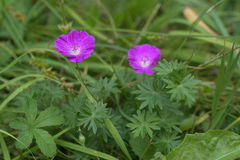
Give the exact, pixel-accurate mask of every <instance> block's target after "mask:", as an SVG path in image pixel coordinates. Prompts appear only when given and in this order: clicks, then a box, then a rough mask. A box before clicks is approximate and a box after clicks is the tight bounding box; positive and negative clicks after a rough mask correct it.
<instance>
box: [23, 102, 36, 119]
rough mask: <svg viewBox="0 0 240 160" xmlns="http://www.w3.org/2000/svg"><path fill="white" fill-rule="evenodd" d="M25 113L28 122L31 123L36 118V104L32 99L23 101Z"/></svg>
mask: <svg viewBox="0 0 240 160" xmlns="http://www.w3.org/2000/svg"><path fill="white" fill-rule="evenodd" d="M25 103H26V104H25V105H24V107H25V112H26V117H27V120H28V122H30V123H32V122H33V121H34V120H35V118H36V116H37V102H36V100H34V99H32V98H27V99H26V100H25Z"/></svg>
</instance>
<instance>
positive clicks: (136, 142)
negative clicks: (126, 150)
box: [129, 136, 156, 160]
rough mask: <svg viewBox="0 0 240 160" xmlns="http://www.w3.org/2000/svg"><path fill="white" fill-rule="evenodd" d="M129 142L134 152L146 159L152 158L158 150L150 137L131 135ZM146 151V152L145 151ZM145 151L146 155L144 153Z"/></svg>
mask: <svg viewBox="0 0 240 160" xmlns="http://www.w3.org/2000/svg"><path fill="white" fill-rule="evenodd" d="M129 144H130V146H131V148H132V150H133V152H134V153H135V154H136V155H138V157H142V158H143V159H144V160H148V159H151V158H152V157H153V155H154V153H155V151H156V148H155V147H154V146H153V145H152V144H151V143H150V142H149V141H148V138H147V137H145V138H142V137H136V138H135V137H133V136H131V137H130V140H129ZM144 152H145V153H144ZM143 153H144V155H143Z"/></svg>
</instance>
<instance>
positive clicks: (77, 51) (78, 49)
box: [71, 45, 80, 55]
mask: <svg viewBox="0 0 240 160" xmlns="http://www.w3.org/2000/svg"><path fill="white" fill-rule="evenodd" d="M71 54H73V55H78V54H80V48H79V47H78V46H76V45H74V46H73V47H72V50H71Z"/></svg>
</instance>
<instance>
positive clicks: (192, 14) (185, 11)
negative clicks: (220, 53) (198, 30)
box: [183, 7, 217, 35]
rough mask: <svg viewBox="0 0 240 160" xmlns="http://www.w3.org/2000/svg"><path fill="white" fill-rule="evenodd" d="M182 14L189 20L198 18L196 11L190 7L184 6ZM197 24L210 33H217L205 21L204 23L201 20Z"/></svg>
mask: <svg viewBox="0 0 240 160" xmlns="http://www.w3.org/2000/svg"><path fill="white" fill-rule="evenodd" d="M183 14H184V16H185V17H186V19H187V20H188V21H190V22H192V23H193V22H195V21H196V20H197V18H198V14H197V12H195V11H194V10H193V9H192V8H190V7H186V8H184V9H183ZM198 25H199V26H200V27H202V28H203V29H205V30H206V31H207V32H209V33H211V34H212V35H217V33H216V32H214V31H213V30H212V29H211V28H210V27H209V26H208V25H207V24H206V23H204V22H203V21H202V20H200V21H199V22H198Z"/></svg>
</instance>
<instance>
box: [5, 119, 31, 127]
mask: <svg viewBox="0 0 240 160" xmlns="http://www.w3.org/2000/svg"><path fill="white" fill-rule="evenodd" d="M9 125H10V127H11V128H13V129H18V130H27V129H28V124H27V120H26V119H25V118H23V117H18V118H16V119H14V120H13V121H11V122H10V124H9Z"/></svg>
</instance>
